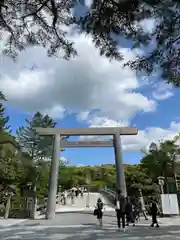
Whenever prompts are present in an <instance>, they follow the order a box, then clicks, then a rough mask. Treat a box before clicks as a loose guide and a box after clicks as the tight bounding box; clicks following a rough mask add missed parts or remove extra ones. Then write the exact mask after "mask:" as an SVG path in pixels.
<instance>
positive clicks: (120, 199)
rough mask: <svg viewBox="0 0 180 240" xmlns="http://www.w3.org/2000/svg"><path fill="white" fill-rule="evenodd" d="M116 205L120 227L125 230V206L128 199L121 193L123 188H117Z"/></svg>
mask: <svg viewBox="0 0 180 240" xmlns="http://www.w3.org/2000/svg"><path fill="white" fill-rule="evenodd" d="M114 203H115V206H116V217H117V225H118V228H119V229H120V228H121V222H122V228H123V230H124V231H125V210H126V209H125V207H126V200H125V197H124V196H123V195H122V194H121V190H117V195H116V198H115V201H114Z"/></svg>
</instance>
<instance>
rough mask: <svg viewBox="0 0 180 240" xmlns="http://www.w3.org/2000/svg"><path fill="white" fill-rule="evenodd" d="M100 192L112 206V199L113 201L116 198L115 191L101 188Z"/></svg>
mask: <svg viewBox="0 0 180 240" xmlns="http://www.w3.org/2000/svg"><path fill="white" fill-rule="evenodd" d="M100 191H101V194H103V195H104V196H105V197H106V198H108V200H109V201H110V202H111V203H112V204H114V199H115V196H116V192H115V190H113V189H110V188H103V189H101V190H100Z"/></svg>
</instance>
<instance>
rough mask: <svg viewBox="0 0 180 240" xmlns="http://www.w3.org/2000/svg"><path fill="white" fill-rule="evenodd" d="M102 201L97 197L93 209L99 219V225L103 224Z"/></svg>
mask: <svg viewBox="0 0 180 240" xmlns="http://www.w3.org/2000/svg"><path fill="white" fill-rule="evenodd" d="M103 205H104V204H103V202H102V200H101V199H100V198H98V200H97V204H96V209H95V210H94V213H95V215H96V216H97V219H98V221H99V225H100V226H102V225H103V221H102V218H103Z"/></svg>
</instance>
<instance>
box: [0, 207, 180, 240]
mask: <svg viewBox="0 0 180 240" xmlns="http://www.w3.org/2000/svg"><path fill="white" fill-rule="evenodd" d="M103 221H104V225H103V227H99V226H98V225H97V219H96V217H94V216H93V215H92V213H88V212H79V213H63V214H62V213H59V214H57V215H56V218H55V219H53V220H28V221H25V222H21V223H19V224H18V225H15V226H11V227H10V226H9V227H3V228H2V227H0V240H11V239H18V240H21V239H22V240H30V239H31V240H36V239H38V240H63V239H64V240H108V239H111V240H119V239H121V240H140V239H146V240H153V239H164V240H175V239H180V229H179V226H167V225H163V224H161V225H160V228H159V229H158V228H150V227H149V225H150V223H151V222H150V220H149V221H145V220H144V219H143V218H142V220H141V221H140V222H139V223H138V224H137V226H136V227H129V228H128V229H127V230H126V232H123V231H119V230H118V229H117V224H116V218H115V212H105V215H104V219H103Z"/></svg>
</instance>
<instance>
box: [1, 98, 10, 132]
mask: <svg viewBox="0 0 180 240" xmlns="http://www.w3.org/2000/svg"><path fill="white" fill-rule="evenodd" d="M8 122H9V116H7V117H6V116H5V108H4V107H3V104H2V103H1V102H0V132H4V131H6V132H9V133H10V132H11V131H10V126H9V125H8Z"/></svg>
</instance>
